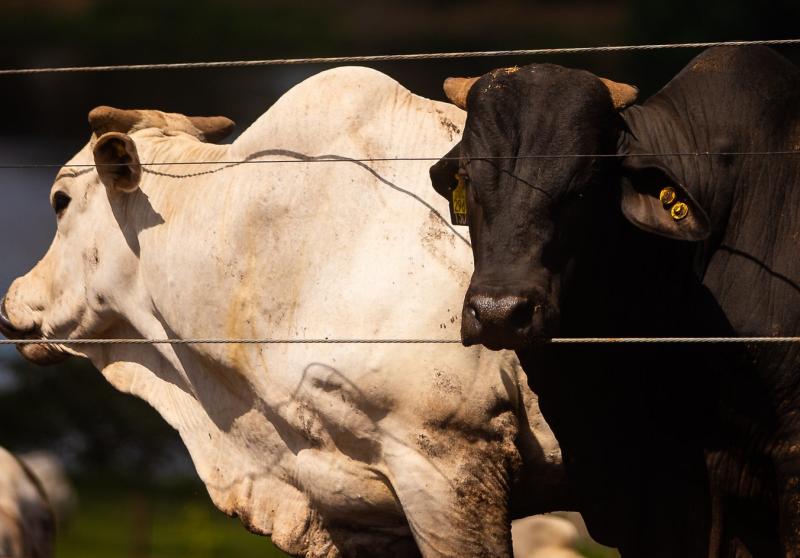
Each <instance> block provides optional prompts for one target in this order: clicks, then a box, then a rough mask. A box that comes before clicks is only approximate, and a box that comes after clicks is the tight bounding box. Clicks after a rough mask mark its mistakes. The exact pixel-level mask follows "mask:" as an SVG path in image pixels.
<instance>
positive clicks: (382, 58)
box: [0, 39, 800, 76]
mask: <svg viewBox="0 0 800 558" xmlns="http://www.w3.org/2000/svg"><path fill="white" fill-rule="evenodd" d="M798 44H800V39H768V40H759V41H718V42H705V43H673V44H656V45H622V46H597V47H572V48H534V49H519V50H482V51H472V52H433V53H418V54H379V55H371V56H333V57H325V58H273V59H269V60H227V61H219V62H178V63H172V64H119V65H108V66H70V67H60V68H20V69H6V70H0V75H5V76H13V75H31V74H68V73H86V72H120V71H143V70H192V69H201V68H249V67H253V66H289V65H300V64H361V63H369V62H408V61H414V60H447V59H455V58H483V57H497V56H541V55H556V54H587V53H593V52H630V51H643V50H665V49H680V48H710V47H716V46H755V45H764V46H790V45H798Z"/></svg>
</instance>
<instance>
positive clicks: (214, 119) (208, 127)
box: [188, 116, 236, 143]
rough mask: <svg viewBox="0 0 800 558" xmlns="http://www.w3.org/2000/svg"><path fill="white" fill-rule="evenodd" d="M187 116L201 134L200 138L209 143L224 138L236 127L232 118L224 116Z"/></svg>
mask: <svg viewBox="0 0 800 558" xmlns="http://www.w3.org/2000/svg"><path fill="white" fill-rule="evenodd" d="M188 118H189V122H191V123H192V126H194V127H195V128H197V131H198V132H199V133H200V135H201V136H202V137H201V139H203V140H204V141H208V142H211V143H217V142H218V141H222V140H224V139H225V138H226V137H228V136H229V135H230V133H231V132H233V129H234V128H235V127H236V123H235V122H234V121H233V120H231V119H230V118H225V117H224V116H189V117H188Z"/></svg>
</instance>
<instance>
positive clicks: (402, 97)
mask: <svg viewBox="0 0 800 558" xmlns="http://www.w3.org/2000/svg"><path fill="white" fill-rule="evenodd" d="M418 112H424V113H430V114H431V115H435V116H436V118H435V119H433V121H434V122H436V125H437V126H442V127H444V128H445V129H452V130H453V131H454V133H453V134H452V138H451V139H452V140H453V141H455V140H457V139H458V138H457V137H456V136H457V135H459V134H460V131H461V129H463V123H464V120H465V119H466V113H465V112H463V111H462V110H461V109H459V108H457V107H456V106H454V105H452V104H449V103H443V102H438V101H433V100H430V99H426V98H424V97H420V96H418V95H415V94H413V93H412V92H411V91H409V90H408V89H406V88H405V87H403V86H402V85H401V84H400V83H398V82H397V81H396V80H395V79H393V78H392V77H390V76H388V75H386V74H383V73H381V72H379V71H377V70H373V69H371V68H364V67H360V66H345V67H340V68H333V69H331V70H326V71H324V72H320V73H319V74H316V75H314V76H312V77H310V78H308V79H306V80H304V81H303V82H301V83H299V84H297V85H295V86H294V87H293V88H291V89H290V90H289V91H287V92H286V93H285V94H284V95H282V96H281V98H280V99H278V101H276V102H275V104H274V105H272V106H271V107H270V108H269V110H267V111H266V112H265V113H264V114H263V115H262V116H261V117H260V118H258V120H256V121H255V122H254V123H253V124H252V125H251V126H250V128H248V129H247V130H246V131H245V132H244V133H243V134H242V135H241V136H240V137H239V138H238V139H237V140H236V141H235V142H234V144H233V146H232V147H233V149H234V151H235V152H238V153H239V154H240V155H242V156H247V155H249V154H252V153H254V152H257V151H258V149H259V147H261V146H262V145H263V142H264V138H266V137H273V138H275V140H276V141H278V142H282V143H296V144H297V145H298V146H302V147H303V148H305V149H306V150H307V151H309V152H310V151H311V150H312V149H313V147H314V146H319V147H320V149H322V148H324V147H330V145H331V142H332V141H335V140H337V139H338V140H341V139H344V138H346V137H347V136H348V135H350V136H354V135H357V134H358V132H359V131H360V130H362V128H363V127H364V126H374V125H375V124H376V123H378V124H379V125H385V129H379V130H375V129H372V130H371V133H370V135H371V136H372V138H373V139H377V138H381V137H384V138H391V137H392V135H393V131H392V130H393V128H395V127H396V126H397V124H398V122H400V123H402V122H403V121H405V120H408V121H414V120H416V118H415V114H414V113H418ZM309 122H311V123H313V124H314V125H313V126H309ZM362 147H363V146H362ZM367 147H368V146H367ZM406 147H407V148H408V149H407V150H406V152H404V153H402V154H401V153H398V154H396V155H397V156H403V155H405V156H408V154H409V153H412V154H413V149H414V147H419V142H413V141H409V142H408V145H407V146H406ZM409 150H411V151H409ZM361 155H364V154H363V153H361ZM435 155H441V154H438V153H437V154H435ZM414 156H428V157H431V156H434V155H432V154H431V153H427V154H422V153H416V154H414Z"/></svg>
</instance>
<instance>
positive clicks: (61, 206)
mask: <svg viewBox="0 0 800 558" xmlns="http://www.w3.org/2000/svg"><path fill="white" fill-rule="evenodd" d="M71 200H72V198H70V197H69V196H68V195H66V194H65V193H64V192H56V193H55V194H54V195H53V209H54V210H55V212H56V215H61V214H62V213H63V212H64V210H65V209H66V208H67V206H68V205H69V202H70V201H71Z"/></svg>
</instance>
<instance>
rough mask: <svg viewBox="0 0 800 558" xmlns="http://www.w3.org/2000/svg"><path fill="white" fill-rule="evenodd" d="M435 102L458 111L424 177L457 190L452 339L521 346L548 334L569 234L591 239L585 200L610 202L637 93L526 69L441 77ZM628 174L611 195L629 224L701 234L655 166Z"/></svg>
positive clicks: (699, 218)
mask: <svg viewBox="0 0 800 558" xmlns="http://www.w3.org/2000/svg"><path fill="white" fill-rule="evenodd" d="M445 93H446V94H447V96H448V97H449V98H450V100H451V101H453V102H454V103H455V104H457V105H458V106H460V107H461V108H464V109H465V110H467V114H468V116H467V122H466V126H465V129H464V135H463V138H462V141H461V143H460V145H458V146H456V148H455V149H454V150H453V151H451V153H449V154H448V156H446V157H445V158H443V159H442V160H441V161H440V162H438V163H437V164H436V165H434V167H433V168H432V169H431V179H432V182H433V184H434V188H436V190H437V191H438V192H439V193H440V194H442V195H444V196H445V197H449V196H450V192H451V191H452V190H453V189H454V188H456V186H457V185H458V184H459V182H460V183H462V184H464V185H465V187H466V190H467V202H468V203H467V205H468V214H469V226H470V236H471V237H472V247H473V254H474V259H475V271H474V274H473V277H472V281H471V283H470V287H469V290H468V292H467V295H466V298H465V301H464V309H463V319H462V330H461V331H462V339H463V341H464V343H465V344H467V345H470V344H474V343H483V344H484V345H486V346H487V347H489V348H492V349H500V348H510V349H522V348H525V347H527V346H528V345H530V344H531V343H532V342H533V341H534V340H535V339H536V338H537V337H549V336H552V335H554V334H556V333H557V331H558V323H559V316H560V289H561V285H562V282H563V278H564V276H565V274H568V273H569V270H570V268H571V265H572V258H573V256H574V252H575V250H574V248H575V245H576V242H577V239H578V237H579V236H580V235H585V234H591V231H587V230H586V229H587V226H588V225H587V223H588V222H589V221H590V219H589V218H588V217H589V216H590V213H589V212H591V211H593V210H596V206H593V204H592V201H591V200H592V198H593V197H595V196H597V195H607V196H615V195H617V194H616V191H617V190H615V189H614V186H613V184H612V183H614V180H612V179H611V177H612V176H617V177H619V176H620V175H619V173H618V172H617V171H619V170H620V169H621V166H620V162H619V160H618V158H617V157H616V155H617V150H618V145H621V142H620V137H621V133H622V132H623V130H624V129H625V123H624V120H623V119H622V117H621V116H620V114H619V111H621V110H622V109H623V108H625V107H626V106H628V105H630V104H632V103H633V102H634V101H635V99H636V95H637V90H636V88H634V87H632V86H630V85H625V84H620V83H615V82H612V81H610V80H606V79H601V78H598V77H596V76H594V75H593V74H591V73H589V72H585V71H580V70H573V69H567V68H563V67H560V66H555V65H550V64H533V65H530V66H525V67H522V68H516V67H515V68H508V69H502V70H495V71H493V72H490V73H488V74H486V75H484V76H482V77H480V78H471V79H467V78H450V79H448V80H447V81H446V82H445ZM574 154H578V155H581V156H580V157H572V156H571V155H574ZM609 155H612V156H611V157H609ZM633 174H635V177H633V178H632V179H631V180H632V181H633V185H630V184H629V185H628V186H627V187H626V188H624V193H623V195H622V210H623V212H624V213H625V215H626V216H627V217H628V218H629V219H630V220H631V221H632V222H634V223H635V224H636V225H638V226H640V227H642V228H645V229H648V230H650V231H653V232H656V233H660V234H664V235H667V236H673V237H678V238H699V237H702V235H703V234H705V229H704V227H705V221H704V220H705V217H704V214H703V213H702V210H700V209H699V208H696V207H692V206H693V205H694V202H693V201H692V199H691V198H690V196H689V195H688V193H687V192H686V191H685V190H684V189H683V188H682V187H681V186H680V185H679V184H677V183H675V181H670V180H669V177H667V176H664V171H663V169H657V168H650V167H647V166H640V167H639V168H637V169H636V171H635V173H632V176H633ZM665 185H670V186H672V187H673V189H674V192H675V198H676V199H677V200H679V202H680V203H681V204H688V205H687V207H688V209H689V211H688V215H686V216H683V217H682V218H681V219H675V217H674V216H673V215H671V214H670V211H669V207H667V205H669V204H672V205H674V204H676V203H677V202H676V201H675V200H665V199H664V198H663V196H662V199H659V195H660V193H661V190H660V188H662V187H663V186H665ZM667 202H669V204H667ZM681 207H682V206H681ZM665 209H666V210H665ZM678 215H679V216H680V214H678ZM684 217H685V218H684Z"/></svg>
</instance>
